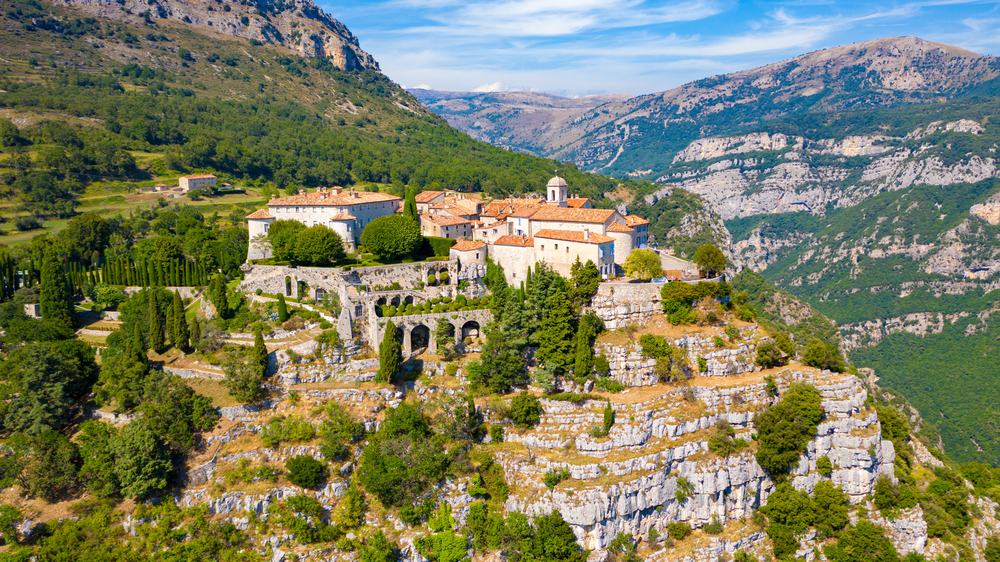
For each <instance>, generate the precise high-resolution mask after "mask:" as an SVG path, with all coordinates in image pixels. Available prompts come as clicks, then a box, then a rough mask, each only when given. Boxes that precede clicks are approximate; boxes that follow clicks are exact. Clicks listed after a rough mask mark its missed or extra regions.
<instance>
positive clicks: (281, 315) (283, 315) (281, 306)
mask: <svg viewBox="0 0 1000 562" xmlns="http://www.w3.org/2000/svg"><path fill="white" fill-rule="evenodd" d="M285 320H288V307H287V306H285V294H284V293H278V322H284V321H285ZM390 324H391V322H390Z"/></svg>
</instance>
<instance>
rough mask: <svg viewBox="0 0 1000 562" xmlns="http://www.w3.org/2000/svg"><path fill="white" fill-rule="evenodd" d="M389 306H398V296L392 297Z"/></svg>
mask: <svg viewBox="0 0 1000 562" xmlns="http://www.w3.org/2000/svg"><path fill="white" fill-rule="evenodd" d="M389 304H391V305H392V306H399V295H396V296H394V297H392V300H391V301H389Z"/></svg>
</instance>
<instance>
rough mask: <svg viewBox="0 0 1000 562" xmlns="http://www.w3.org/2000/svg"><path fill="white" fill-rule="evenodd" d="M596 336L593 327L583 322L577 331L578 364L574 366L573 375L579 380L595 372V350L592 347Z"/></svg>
mask: <svg viewBox="0 0 1000 562" xmlns="http://www.w3.org/2000/svg"><path fill="white" fill-rule="evenodd" d="M594 336H595V334H594V327H593V325H591V323H590V322H583V321H581V322H580V328H579V329H577V331H576V362H575V364H574V365H573V374H574V375H576V377H577V378H578V379H579V378H582V377H587V376H590V374H591V372H592V371H593V370H594V349H593V348H592V347H591V345H592V341H593V339H594Z"/></svg>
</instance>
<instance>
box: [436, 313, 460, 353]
mask: <svg viewBox="0 0 1000 562" xmlns="http://www.w3.org/2000/svg"><path fill="white" fill-rule="evenodd" d="M434 339H435V340H436V341H437V344H438V349H441V348H443V347H444V346H446V345H451V344H453V343H455V326H453V325H452V324H451V322H448V321H446V320H445V319H444V318H442V319H440V320H438V327H437V330H436V331H435V332H434Z"/></svg>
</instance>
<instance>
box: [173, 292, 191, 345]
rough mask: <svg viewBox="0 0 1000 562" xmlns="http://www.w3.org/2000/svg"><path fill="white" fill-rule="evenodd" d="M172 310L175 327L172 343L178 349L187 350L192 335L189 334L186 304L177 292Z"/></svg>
mask: <svg viewBox="0 0 1000 562" xmlns="http://www.w3.org/2000/svg"><path fill="white" fill-rule="evenodd" d="M172 309H173V321H174V325H173V329H172V331H171V333H170V341H171V342H172V343H173V344H174V347H176V348H177V349H187V348H188V340H189V339H190V335H189V334H188V324H187V319H186V318H184V302H183V301H182V300H181V294H180V293H179V292H177V291H174V302H173V306H172Z"/></svg>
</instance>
